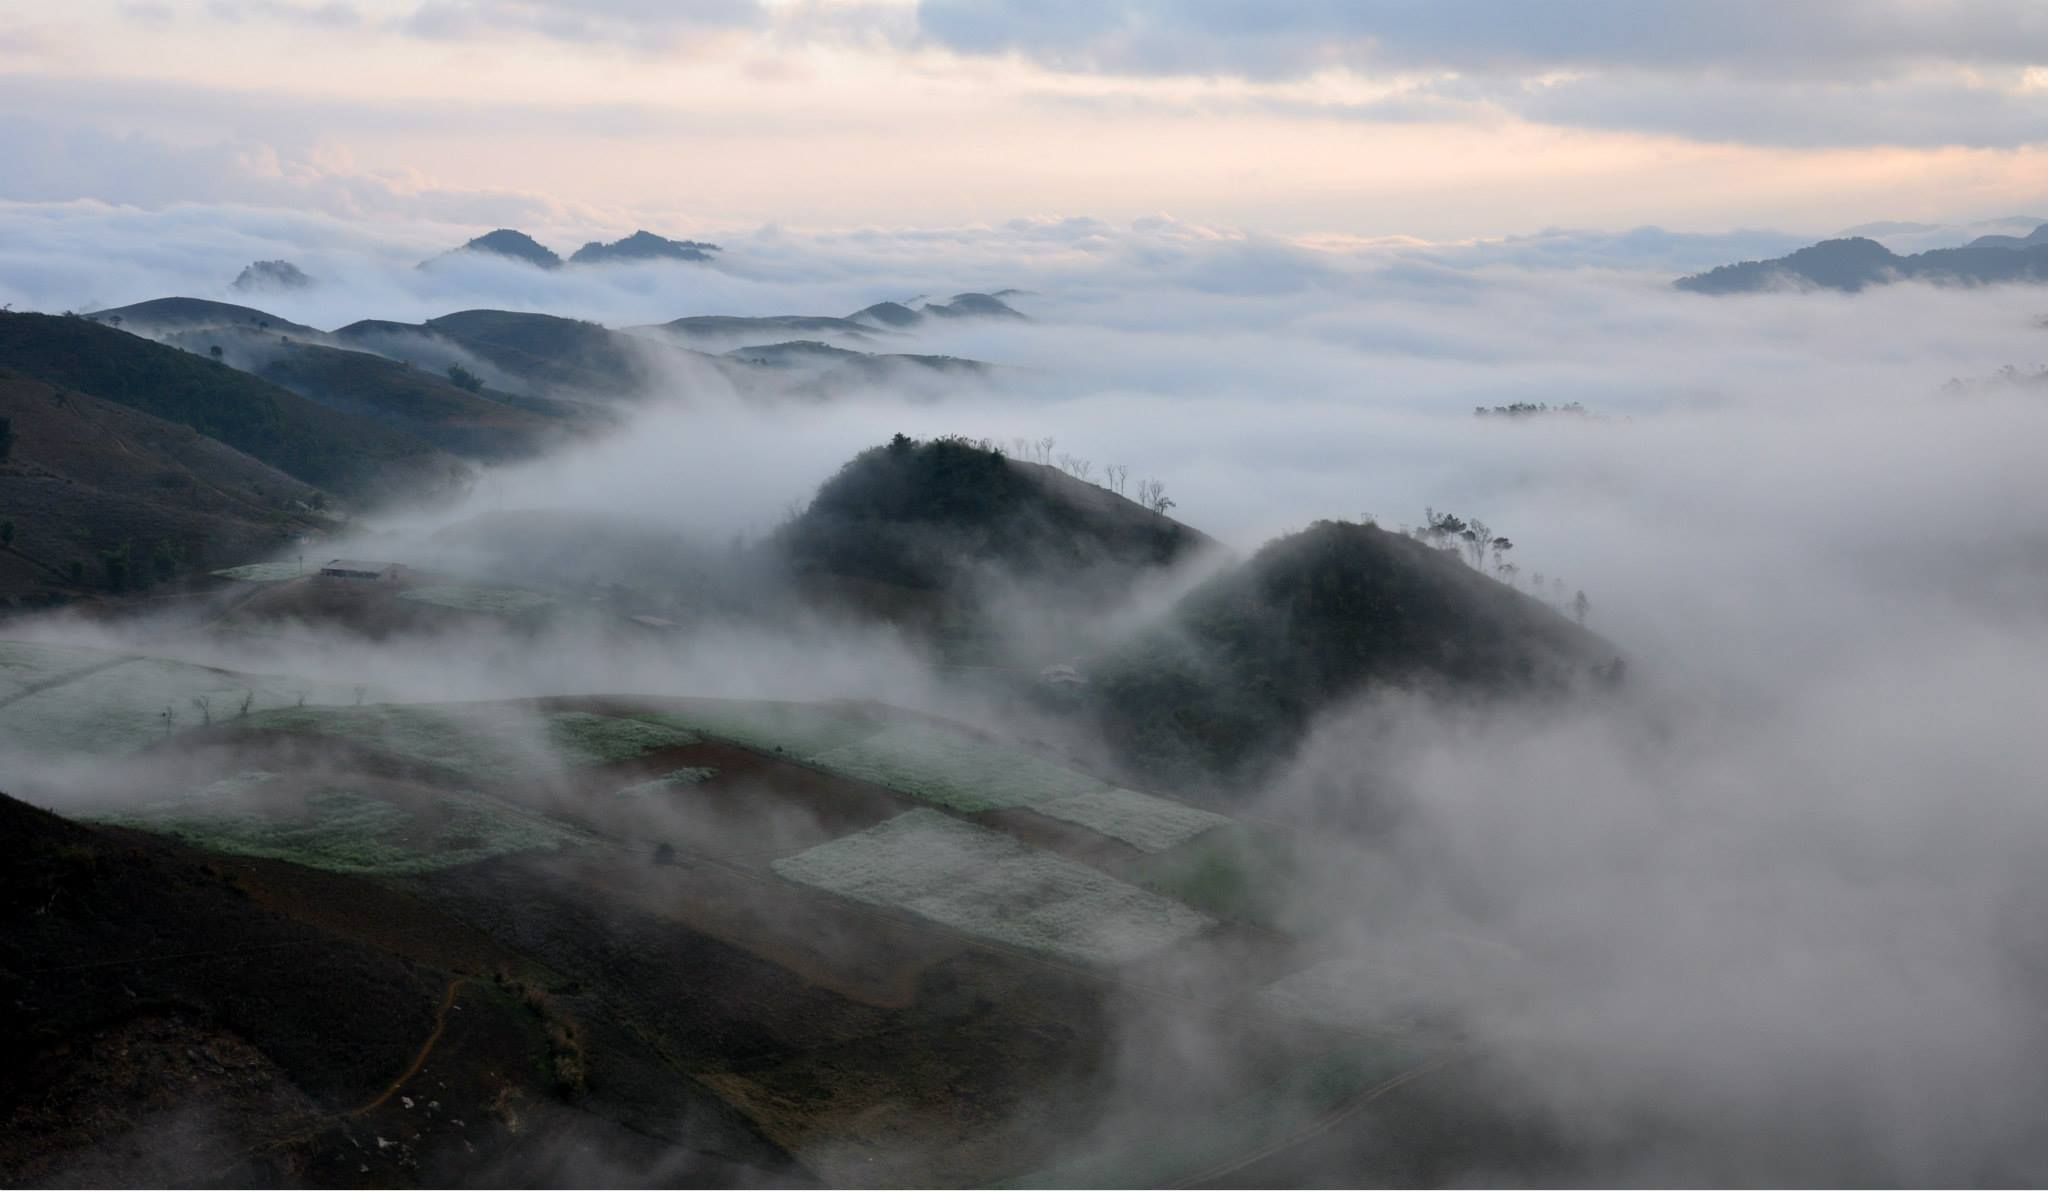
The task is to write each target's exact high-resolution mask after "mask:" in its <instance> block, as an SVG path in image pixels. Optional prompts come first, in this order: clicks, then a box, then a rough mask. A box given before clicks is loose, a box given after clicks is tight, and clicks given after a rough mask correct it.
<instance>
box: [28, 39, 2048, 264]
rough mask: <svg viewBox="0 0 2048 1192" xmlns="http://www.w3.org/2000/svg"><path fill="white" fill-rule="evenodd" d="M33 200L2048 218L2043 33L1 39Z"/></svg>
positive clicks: (1104, 215)
mask: <svg viewBox="0 0 2048 1192" xmlns="http://www.w3.org/2000/svg"><path fill="white" fill-rule="evenodd" d="M0 113H4V114H5V117H6V118H5V120H4V121H0V159H4V160H5V161H6V162H7V169H6V170H5V171H0V202H12V203H16V204H22V203H33V204H48V203H70V202H77V201H80V200H90V201H95V202H99V203H104V204H111V205H116V206H121V207H138V208H144V209H150V210H161V209H165V208H169V207H174V206H177V205H189V204H213V205H229V206H250V207H259V208H286V209H291V210H294V211H299V212H317V213H320V214H323V215H326V216H330V217H333V218H336V219H342V220H348V221H356V222H370V223H378V222H403V221H412V222H415V223H417V222H419V221H437V222H441V223H448V224H461V225H473V226H475V227H477V229H478V230H483V229H484V228H486V227H489V226H495V225H499V224H515V225H519V226H529V225H537V226H542V227H549V228H559V229H563V230H564V231H565V232H566V233H567V234H569V235H571V236H575V235H590V236H596V235H616V234H620V233H623V232H625V231H629V230H631V229H632V228H634V227H638V226H642V225H649V226H655V227H656V228H657V230H660V231H664V232H666V233H668V234H671V235H694V234H728V235H729V234H733V233H736V232H739V231H744V230H753V229H759V228H763V227H777V228H795V229H844V228H850V227H890V228H901V227H960V226H970V225H981V224H999V223H1001V222H1003V221H1008V220H1013V219H1020V218H1022V219H1047V218H1070V217H1088V218H1097V219H1105V220H1109V221H1112V222H1117V223H1128V222H1130V221H1133V220H1137V219H1141V218H1145V217H1148V216H1154V215H1160V214H1165V215H1169V216H1171V217H1173V218H1177V219H1182V220H1188V221H1191V222H1195V223H1199V224H1204V225H1210V226H1223V227H1230V228H1241V229H1247V228H1248V229H1257V230H1259V231H1262V232H1266V233H1270V234H1275V235H1288V236H1302V235H1308V234H1337V235H1349V236H1365V237H1379V236H1410V237H1417V238H1422V239H1426V240H1431V241H1437V242H1442V241H1453V240H1462V239H1471V238H1484V237H1500V236H1506V235H1512V234H1528V233H1533V232H1536V231H1539V230H1541V229H1544V228H1551V227H1580V228H1583V227H1601V228H1628V227H1635V226H1638V225H1642V224H1652V223H1654V224H1657V225H1660V226H1663V227H1666V228H1671V229H1675V230H1681V231H1693V232H1713V233H1723V232H1728V231H1731V230H1735V229H1743V228H1772V229H1782V230H1787V231H1795V232H1800V233H1807V234H1811V235H1816V236H1817V235H1823V234H1828V233H1832V232H1835V231H1838V230H1840V229H1842V228H1846V227H1849V226H1853V225H1857V224H1861V223H1865V222H1868V221H1874V220H1907V221H1944V220H1968V219H1972V218H1988V217H1997V216H2008V215H2018V214H2031V213H2033V210H2034V209H2037V208H2041V207H2043V206H2048V204H2044V203H2043V202H2042V200H2043V199H2044V198H2048V196H2044V194H2043V191H2044V189H2048V187H2044V185H2043V182H2042V179H2043V178H2044V177H2048V158H2044V155H2043V144H2044V142H2048V9H2044V8H2043V7H2042V6H2040V5H2039V4H2037V3H2032V2H2030V0H1969V2H1961V0H1793V2H1786V0H1553V2H1548V3H1544V4H1530V3H1526V2H1525V0H1185V2H1178V3H1168V2H1166V0H77V2H75V3H67V4H63V5H55V4H39V3H17V4H11V5H6V6H0Z"/></svg>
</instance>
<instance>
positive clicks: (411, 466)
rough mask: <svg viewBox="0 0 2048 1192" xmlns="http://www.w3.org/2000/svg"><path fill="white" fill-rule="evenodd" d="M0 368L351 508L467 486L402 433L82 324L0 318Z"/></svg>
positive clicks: (448, 461) (458, 469)
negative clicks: (173, 429) (122, 411)
mask: <svg viewBox="0 0 2048 1192" xmlns="http://www.w3.org/2000/svg"><path fill="white" fill-rule="evenodd" d="M0 367H8V368H12V369H15V370H16V371H18V372H21V373H24V374H26V375H29V376H32V377H35V378H37V379H39V380H43V381H46V382H48V383H49V384H51V385H55V386H58V387H61V388H65V389H68V390H77V391H83V392H86V393H90V394H92V395H93V396H95V397H100V398H104V399H105V400H107V401H110V402H114V403H116V404H119V405H124V406H128V407H131V408H133V409H137V410H141V411H142V412H144V413H146V414H152V415H155V416H157V417H159V418H163V419H166V420H168V421H171V422H177V423H182V424H183V425H186V426H189V427H191V428H193V429H194V430H197V431H199V432H200V433H201V434H204V435H207V436H209V437H211V438H215V439H218V440H220V441H221V442H223V443H225V444H227V445H228V446H230V447H233V448H235V449H237V450H238V451H241V452H244V453H246V454H248V455H250V456H253V457H255V458H256V459H259V460H262V461H263V462H264V463H267V464H269V465H271V466H272V467H275V468H277V469H278V470H280V471H282V472H285V473H287V474H289V475H291V476H294V477H297V478H298V479H300V480H302V481H304V482H306V483H307V484H311V485H315V486H317V487H320V488H324V489H327V490H328V491H330V492H333V493H337V494H341V495H345V496H350V497H354V498H357V499H359V500H381V499H397V498H401V497H405V496H415V495H424V494H431V493H437V492H441V491H444V490H446V489H447V488H449V487H450V486H453V485H459V484H461V483H463V482H464V481H465V480H466V478H467V470H466V469H465V468H464V467H463V466H462V465H461V464H460V463H459V462H457V461H456V460H454V459H453V458H451V457H449V456H447V455H444V454H442V453H441V452H439V451H436V450H435V449H434V448H432V447H431V446H429V445H428V444H426V443H423V442H421V441H420V440H418V439H416V438H413V437H412V436H410V435H407V434H404V433H402V432H400V431H397V430H393V429H391V428H388V427H384V426H380V425H378V424H377V423H375V422H372V421H370V420H368V419H365V418H358V417H355V416H352V415H348V414H343V413H340V412H338V411H335V410H330V409H327V408H326V407H324V406H321V405H319V404H317V403H315V402H311V401H308V400H307V399H305V398H303V397H300V396H299V395H298V394H296V393H292V392H291V391H289V390H286V389H282V388H279V387H278V386H276V385H273V384H271V383H270V382H268V381H264V380H261V379H260V378H257V377H253V376H250V375H249V374H247V373H243V372H239V371H237V370H235V369H232V368H229V367H227V366H226V365H224V364H222V363H220V362H219V361H216V360H209V359H206V358H204V357H200V356H195V355H193V354H191V353H189V352H182V351H179V350H178V349H176V348H173V347H167V346H165V345H163V344H159V343H154V342H152V341H150V340H147V339H143V338H141V337H140V336H135V335H130V334H128V333H126V332H124V331H118V330H115V329H114V328H112V327H108V326H103V325H101V324H100V323H97V322H94V321H93V320H90V319H81V318H63V317H59V316H54V315H37V314H0Z"/></svg>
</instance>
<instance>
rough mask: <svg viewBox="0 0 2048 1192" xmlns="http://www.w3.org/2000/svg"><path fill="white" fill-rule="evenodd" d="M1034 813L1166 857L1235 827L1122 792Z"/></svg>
mask: <svg viewBox="0 0 2048 1192" xmlns="http://www.w3.org/2000/svg"><path fill="white" fill-rule="evenodd" d="M1031 810H1032V811H1034V812H1037V813H1038V814H1039V815H1045V816H1051V817H1052V818H1053V819H1056V820H1065V821H1066V822H1068V823H1072V824H1079V825H1081V826H1082V827H1084V828H1088V829H1090V830H1092V831H1096V832H1100V833H1102V834H1103V835H1104V836H1108V837H1111V838H1113V839H1116V840H1121V841H1123V842H1124V843H1125V844H1128V845H1130V846H1131V847H1133V848H1136V849H1140V850H1142V851H1144V852H1148V853H1157V852H1164V851H1165V850H1167V849H1170V848H1174V847H1176V846H1179V845H1182V844H1185V843H1187V842H1188V841H1190V840H1193V839H1194V838H1195V837H1197V836H1200V835H1201V834H1202V833H1204V832H1207V831H1209V830H1210V829H1211V828H1220V827H1222V826H1224V825H1225V824H1229V823H1232V822H1233V821H1232V820H1231V819H1230V817H1229V816H1225V815H1218V814H1216V813H1215V812H1213V811H1204V810H1202V809H1201V808H1199V807H1190V806H1188V805H1187V804H1185V803H1176V802H1174V801H1173V800H1171V799H1161V798H1158V797H1156V796H1153V795H1147V794H1144V793H1142V792H1139V791H1133V790H1125V789H1124V788H1122V787H1111V788H1109V789H1107V790H1100V791H1085V792H1083V793H1081V794H1078V795H1068V796H1067V797H1065V798H1063V799H1053V800H1050V801H1048V802H1044V803H1033V804H1031Z"/></svg>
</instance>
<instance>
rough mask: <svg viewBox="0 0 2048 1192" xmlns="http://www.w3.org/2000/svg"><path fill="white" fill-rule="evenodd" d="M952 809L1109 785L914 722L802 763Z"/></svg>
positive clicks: (1022, 802)
mask: <svg viewBox="0 0 2048 1192" xmlns="http://www.w3.org/2000/svg"><path fill="white" fill-rule="evenodd" d="M805 760H806V761H808V762H809V763H810V764H811V765H814V766H816V767H818V768H819V769H821V770H826V771H828V772H830V773H834V774H838V775H841V776H843V777H847V778H857V779H859V780H861V781H863V782H872V783H875V784H876V785H878V786H886V787H888V788H890V789H891V790H897V791H902V792H903V793H904V794H906V795H909V796H911V797H912V798H914V799H918V800H920V801H922V802H926V803H932V804H935V805H937V806H940V807H948V808H951V809H953V810H955V811H995V810H999V809H1001V808H1004V807H1019V806H1027V805H1030V804H1034V803H1042V802H1047V801H1050V800H1053V799H1062V798H1067V797H1069V796H1072V795H1079V794H1084V793H1087V792H1090V791H1099V790H1103V789H1105V788H1107V787H1108V786H1109V784H1108V783H1106V782H1104V781H1102V780H1101V779H1099V778H1091V777H1089V776H1088V775H1086V774H1082V773H1079V772H1077V771H1074V770H1069V769H1067V768H1066V767H1065V766H1061V765H1056V764H1054V763H1052V762H1049V761H1046V760H1044V759H1043V758H1040V757H1037V756H1035V755H1033V754H1029V753H1024V752H1022V751H1020V750H1015V749H1005V748H1003V747H1001V746H998V745H991V744H988V743H987V742H984V741H981V740H978V739H977V738H975V737H972V736H969V735H967V734H966V733H963V732H957V731H954V730H952V729H947V728H942V727H939V726H937V725H931V724H925V723H923V722H919V721H903V722H898V723H896V724H892V725H890V726H889V727H887V728H885V729H883V730H882V731H881V732H878V733H875V734H874V735H872V736H869V737H866V738H863V739H861V740H859V741H855V742H852V743H851V744H847V745H842V746H840V747H838V748H837V749H830V750H826V751H825V752H823V753H819V754H816V755H814V756H811V757H809V758H806V759H805Z"/></svg>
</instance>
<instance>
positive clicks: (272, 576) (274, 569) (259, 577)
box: [213, 563, 306, 584]
mask: <svg viewBox="0 0 2048 1192" xmlns="http://www.w3.org/2000/svg"><path fill="white" fill-rule="evenodd" d="M213 574H214V575H217V576H219V577H220V578H221V579H232V580H240V581H241V582H243V583H245V584H274V583H280V582H282V581H284V580H288V579H297V578H299V577H300V576H302V575H304V574H306V568H305V566H304V565H303V564H299V563H244V564H243V565H241V566H240V567H223V568H221V569H220V570H219V571H216V572H214V573H213Z"/></svg>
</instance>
